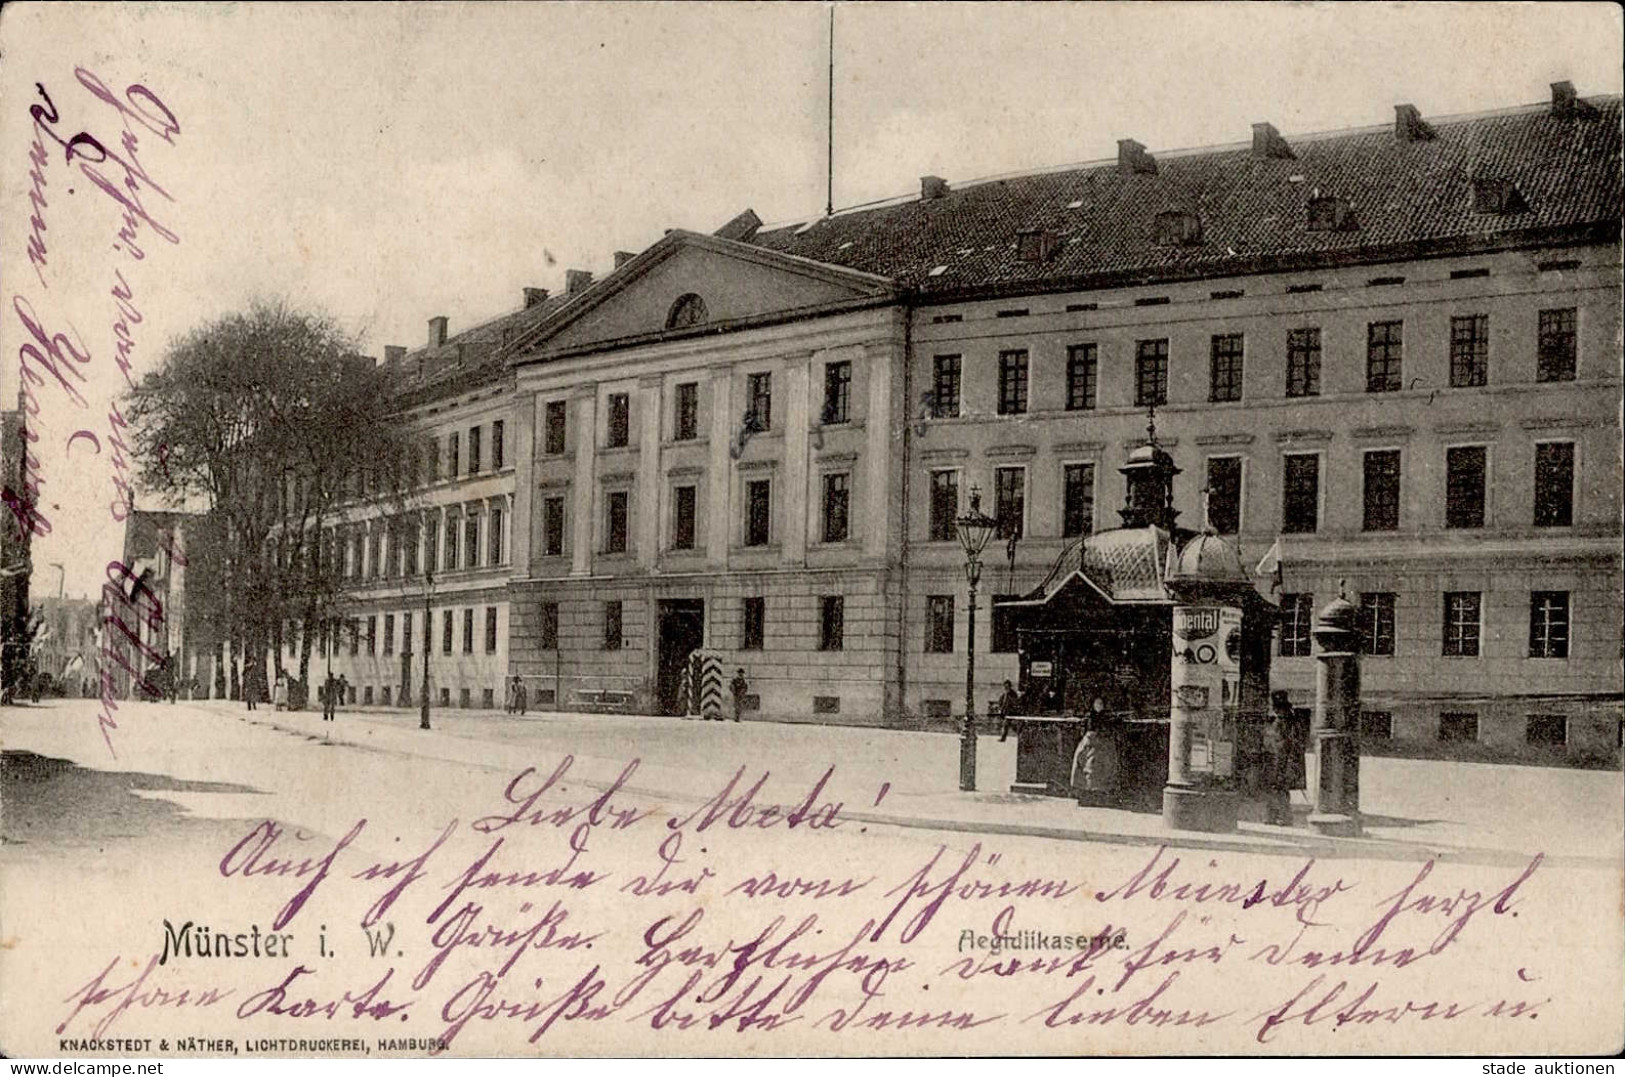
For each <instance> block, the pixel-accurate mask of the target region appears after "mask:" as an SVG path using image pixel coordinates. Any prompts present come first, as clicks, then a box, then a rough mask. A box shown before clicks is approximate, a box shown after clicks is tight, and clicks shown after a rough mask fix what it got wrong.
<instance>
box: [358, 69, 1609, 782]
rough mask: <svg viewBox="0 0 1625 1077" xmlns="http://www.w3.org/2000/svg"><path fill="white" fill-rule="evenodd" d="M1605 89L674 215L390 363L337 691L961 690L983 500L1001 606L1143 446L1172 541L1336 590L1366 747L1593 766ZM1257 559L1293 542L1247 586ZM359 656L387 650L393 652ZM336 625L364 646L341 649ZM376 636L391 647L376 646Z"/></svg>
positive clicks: (1288, 594)
mask: <svg viewBox="0 0 1625 1077" xmlns="http://www.w3.org/2000/svg"><path fill="white" fill-rule="evenodd" d="M1620 124H1621V107H1620V101H1619V99H1617V98H1612V97H1611V98H1606V99H1599V98H1590V99H1587V98H1581V97H1578V96H1577V95H1576V94H1575V92H1574V90H1573V89H1572V87H1570V86H1569V85H1568V84H1566V83H1559V84H1556V85H1555V86H1554V87H1553V89H1552V97H1551V100H1550V101H1549V102H1543V103H1541V104H1540V105H1538V106H1530V107H1520V108H1511V109H1506V110H1503V111H1499V112H1494V113H1488V114H1482V115H1474V116H1463V117H1432V116H1424V115H1422V114H1420V113H1419V112H1418V111H1417V110H1416V109H1414V108H1412V107H1410V106H1408V105H1401V106H1399V107H1398V108H1397V109H1396V110H1395V115H1394V119H1393V122H1392V123H1387V124H1383V125H1382V126H1380V127H1371V128H1366V129H1359V130H1351V131H1339V132H1334V133H1330V134H1317V135H1308V136H1304V135H1296V136H1283V135H1282V134H1280V133H1279V132H1278V131H1277V130H1276V129H1275V128H1274V127H1272V126H1271V125H1269V124H1267V123H1259V124H1255V125H1254V126H1253V129H1252V132H1251V138H1250V140H1247V141H1244V142H1241V143H1238V144H1235V145H1228V146H1221V147H1217V148H1209V149H1201V150H1191V151H1178V152H1160V151H1159V152H1153V151H1150V150H1148V149H1146V148H1145V147H1144V146H1142V145H1140V144H1139V143H1137V142H1135V141H1133V140H1130V139H1124V140H1123V141H1121V142H1120V143H1119V152H1118V155H1117V157H1116V159H1115V160H1108V161H1104V162H1099V163H1095V164H1090V165H1085V166H1081V167H1069V168H1065V169H1059V170H1055V171H1049V172H1042V173H1037V174H1027V175H1021V176H1012V177H1007V178H1001V179H992V180H985V181H979V182H976V183H968V184H959V183H951V182H947V181H944V180H942V179H939V178H936V177H931V176H927V177H925V178H923V179H922V180H921V183H920V189H919V192H918V194H917V195H914V196H910V197H908V198H905V199H898V200H894V201H890V202H885V203H880V204H875V205H871V206H866V207H861V208H857V209H852V210H847V211H842V212H838V213H835V214H833V215H829V216H818V217H815V218H812V219H809V220H805V221H801V222H796V223H793V224H790V225H785V226H777V227H767V226H764V225H762V224H761V222H760V221H759V220H758V219H757V218H756V216H755V214H753V213H751V212H749V211H746V212H744V213H741V214H740V215H739V216H738V217H737V218H735V219H734V220H732V221H729V222H728V223H727V224H726V225H724V226H723V227H722V228H720V229H719V230H717V231H716V232H714V233H712V234H698V233H694V232H687V231H672V232H670V233H668V234H667V235H666V237H665V238H664V239H662V240H661V241H660V242H658V243H656V244H655V245H654V246H653V247H651V248H649V249H647V250H645V251H643V252H642V253H640V254H636V255H626V254H620V255H617V256H616V268H615V270H614V271H613V272H612V273H611V274H609V275H608V276H606V277H604V278H603V279H601V280H597V281H593V280H592V279H591V277H589V276H588V275H587V274H584V273H574V272H572V273H571V274H570V276H569V285H568V287H567V288H566V294H564V295H559V296H549V295H548V294H547V293H545V292H542V291H541V290H539V289H526V291H525V304H524V307H523V308H522V309H520V310H519V311H517V312H516V313H514V314H511V315H508V316H505V317H503V318H500V319H497V320H496V321H493V322H490V323H488V324H485V325H482V326H479V327H477V328H475V329H473V330H470V331H468V332H466V333H462V334H449V333H448V332H447V325H446V321H445V319H443V318H440V319H435V320H434V321H432V322H431V329H430V340H429V345H428V347H426V348H422V349H417V350H415V351H411V352H406V351H405V350H404V349H398V350H396V349H392V350H391V353H390V355H389V356H388V358H387V360H386V361H387V362H389V363H391V364H393V365H395V366H396V367H398V368H399V370H400V371H401V377H402V379H403V383H404V384H405V385H407V386H408V388H407V389H406V390H405V391H406V392H407V394H408V395H407V397H406V398H405V403H406V405H407V408H406V412H405V413H406V415H407V417H408V419H409V421H411V422H413V423H415V424H417V425H418V426H421V427H422V429H423V431H424V437H425V438H426V439H429V440H432V442H433V443H434V445H435V447H436V448H435V452H436V460H437V463H436V469H435V470H434V471H433V472H432V474H433V475H435V476H436V479H435V480H434V481H433V482H432V483H431V485H430V486H429V488H428V489H426V490H424V491H423V492H422V496H421V497H420V499H419V502H418V504H417V507H416V508H415V509H414V510H413V513H412V515H411V518H410V519H409V520H408V521H406V522H405V523H404V524H403V523H402V522H401V521H383V520H378V519H371V518H369V516H368V513H367V510H366V509H365V507H364V506H358V507H357V508H356V509H355V510H354V511H353V512H352V513H351V514H350V520H349V524H348V527H349V534H350V536H351V540H352V541H351V543H350V549H351V551H352V552H351V555H350V556H351V557H352V558H354V559H356V560H355V565H356V573H357V574H358V585H359V589H358V590H357V604H358V608H359V613H358V617H359V619H360V621H361V622H363V623H370V624H371V625H372V627H371V628H363V629H362V630H361V634H360V638H361V641H362V642H361V643H360V645H359V646H358V647H356V646H354V645H352V646H350V647H341V648H340V652H341V653H340V654H338V655H337V656H336V659H335V666H334V668H335V672H344V673H345V674H346V676H347V677H348V678H349V679H350V681H351V683H352V684H355V685H356V686H357V687H358V689H359V692H360V695H361V698H360V699H358V702H361V701H364V699H366V698H370V699H371V700H372V701H373V702H375V703H384V702H389V701H390V699H391V697H390V692H391V691H392V689H393V692H394V699H395V701H397V702H398V701H399V700H400V699H401V692H402V689H403V688H405V689H407V691H408V695H409V698H410V697H411V695H412V693H415V692H416V691H417V689H416V688H415V685H416V683H417V681H416V678H417V676H418V674H417V673H415V672H413V670H412V669H411V667H410V665H409V663H407V662H403V658H402V654H401V648H405V649H406V650H407V651H408V652H410V651H411V650H414V649H421V643H419V644H418V646H417V648H413V646H412V641H414V640H418V639H421V636H422V622H421V618H422V616H423V613H422V610H423V606H424V601H425V595H424V588H423V586H422V576H423V573H424V571H425V570H426V569H429V570H433V571H434V573H435V577H434V578H435V585H434V590H433V593H432V595H430V596H428V603H429V608H430V613H429V616H430V618H431V633H430V635H431V648H430V650H431V676H432V678H433V684H434V686H435V687H434V688H433V689H432V691H434V692H435V693H436V694H437V696H438V698H437V700H436V701H437V702H440V703H447V702H449V703H452V704H454V705H466V706H475V707H477V706H482V705H492V704H493V702H494V703H495V704H496V705H500V701H501V698H502V695H503V688H504V682H505V679H506V678H509V677H511V676H513V675H515V674H517V675H520V676H521V677H522V678H524V681H525V683H526V684H527V685H528V686H529V687H530V689H531V697H532V699H533V700H540V701H541V702H542V704H543V705H544V706H547V705H550V704H551V703H553V702H554V701H556V703H557V705H559V706H562V707H565V708H570V707H572V705H573V704H574V703H581V702H583V701H593V702H603V701H605V700H617V701H629V703H628V705H630V706H633V707H635V708H637V709H648V710H655V711H659V710H662V709H670V708H672V707H674V706H675V705H676V703H677V698H678V693H679V688H680V684H681V678H682V675H683V666H684V661H683V660H684V658H686V657H687V656H688V655H689V653H690V652H691V651H693V650H695V649H700V650H703V651H705V652H709V653H713V654H716V655H718V656H719V658H720V660H721V662H722V664H723V666H724V668H725V669H726V671H727V675H729V676H731V674H732V670H733V669H734V668H735V667H743V668H744V669H745V671H746V676H747V678H748V679H749V681H750V685H751V688H750V693H751V696H752V697H753V699H752V702H753V703H754V704H755V705H756V707H757V708H758V709H759V711H760V712H761V713H762V714H763V715H764V716H768V717H771V716H775V715H784V716H792V715H794V716H801V715H807V716H814V715H821V716H828V720H831V721H874V722H884V723H898V724H903V723H910V722H914V721H917V720H919V719H920V718H924V717H932V716H945V715H947V714H948V713H949V711H950V709H952V710H953V711H954V712H956V713H957V712H958V711H959V710H960V709H961V708H962V706H963V704H962V703H954V702H951V701H956V700H962V699H963V692H964V689H963V685H964V676H965V659H966V654H965V651H966V643H967V640H966V638H965V631H966V620H967V618H966V604H967V594H966V582H965V566H964V558H963V555H962V553H961V551H960V547H959V545H958V543H957V541H956V539H955V534H954V527H953V518H954V517H955V516H956V515H958V514H960V513H962V512H964V511H965V510H966V508H967V506H968V504H969V499H970V495H971V492H972V491H973V490H976V491H979V493H980V503H981V508H982V510H983V511H984V512H987V513H989V514H991V515H993V516H994V517H995V518H997V519H998V520H999V521H1000V524H1001V527H1000V537H999V538H998V539H996V540H995V542H994V544H993V545H992V546H990V548H989V552H988V554H987V555H986V557H987V568H986V571H985V572H984V573H983V577H982V585H981V595H982V601H981V603H980V605H981V611H982V615H981V616H979V617H978V618H977V621H976V631H977V636H978V638H977V640H976V651H977V656H978V666H977V669H978V682H979V683H978V698H979V699H983V700H987V699H991V698H993V697H995V696H997V694H998V686H999V684H1000V682H1001V681H1002V680H1003V679H1004V678H1006V677H1014V675H1015V671H1016V656H1015V654H1014V646H1015V644H1014V640H1013V639H1012V638H1011V633H1010V632H1009V631H1008V625H1007V624H1006V623H1005V620H1004V618H1002V617H1001V616H999V614H998V613H997V611H996V610H995V611H994V613H993V614H992V615H991V616H989V614H988V599H989V598H990V597H991V598H994V599H998V598H1005V597H1009V596H1015V595H1021V594H1026V593H1029V592H1031V591H1032V590H1033V589H1034V588H1035V587H1037V586H1038V585H1039V584H1041V583H1042V582H1043V581H1044V580H1045V579H1046V577H1048V576H1049V574H1050V573H1051V570H1052V569H1054V568H1055V567H1056V565H1057V562H1058V561H1060V560H1061V559H1063V558H1064V557H1066V556H1068V555H1069V551H1071V554H1070V555H1071V556H1076V552H1075V547H1076V543H1077V540H1078V539H1079V538H1080V537H1081V536H1084V535H1087V534H1089V533H1091V532H1093V531H1096V530H1101V529H1105V528H1108V527H1114V526H1117V510H1118V509H1119V508H1120V507H1121V505H1122V503H1123V500H1124V481H1123V478H1122V476H1121V475H1120V474H1119V471H1118V469H1119V468H1120V467H1121V466H1122V465H1123V463H1124V462H1125V460H1126V459H1127V457H1128V454H1129V453H1131V452H1132V451H1133V450H1134V449H1135V448H1137V447H1139V446H1140V445H1142V444H1144V442H1145V440H1146V437H1147V424H1148V419H1149V418H1150V417H1151V415H1152V413H1153V412H1154V421H1155V429H1156V435H1157V440H1158V442H1159V443H1160V444H1161V446H1162V447H1163V448H1164V449H1165V450H1167V451H1168V452H1169V453H1170V454H1171V455H1172V457H1173V459H1174V461H1175V463H1176V464H1177V466H1178V467H1179V468H1180V470H1181V474H1180V476H1179V478H1178V480H1177V482H1176V486H1175V497H1176V507H1177V508H1178V509H1179V510H1180V512H1181V523H1182V524H1184V525H1185V526H1189V527H1199V526H1204V525H1205V526H1206V527H1208V528H1210V529H1211V530H1213V531H1214V532H1217V533H1219V534H1224V535H1232V536H1235V538H1236V541H1237V542H1239V544H1240V546H1241V548H1242V550H1243V553H1244V556H1245V557H1246V558H1247V559H1248V561H1249V562H1253V561H1257V562H1261V563H1262V568H1263V573H1264V578H1262V579H1261V581H1260V586H1261V588H1262V589H1263V590H1265V591H1266V592H1271V593H1272V595H1273V599H1274V600H1275V601H1277V602H1279V603H1280V604H1281V607H1282V623H1281V626H1280V629H1279V639H1278V640H1277V643H1276V646H1275V653H1276V655H1277V657H1276V658H1275V660H1274V664H1273V668H1274V674H1273V677H1274V681H1275V687H1277V688H1284V689H1286V690H1288V691H1289V692H1290V693H1291V695H1292V698H1293V700H1294V702H1295V703H1296V704H1298V705H1303V704H1306V703H1307V702H1308V701H1309V699H1310V698H1311V697H1312V695H1313V677H1314V670H1313V660H1312V658H1311V657H1310V653H1311V642H1310V638H1309V624H1310V618H1311V614H1312V612H1313V611H1314V610H1316V609H1318V608H1319V607H1320V606H1323V605H1325V603H1326V602H1328V601H1329V600H1330V599H1331V598H1333V597H1334V596H1336V595H1337V594H1339V593H1344V594H1346V595H1347V596H1348V597H1349V600H1350V601H1351V602H1354V603H1355V604H1356V605H1357V606H1358V607H1359V609H1360V611H1361V616H1362V628H1363V635H1364V648H1365V651H1366V654H1367V657H1366V658H1365V659H1364V662H1363V670H1362V672H1363V682H1364V687H1365V707H1366V709H1367V712H1368V713H1367V716H1366V724H1365V735H1366V741H1367V745H1368V748H1372V749H1380V747H1381V746H1382V745H1385V744H1386V745H1389V746H1391V747H1392V748H1393V749H1394V750H1407V751H1442V752H1448V753H1452V754H1458V755H1463V756H1466V757H1473V756H1475V755H1479V756H1483V757H1496V756H1501V755H1513V756H1524V757H1529V756H1534V757H1541V756H1548V757H1552V758H1570V759H1574V758H1612V757H1614V753H1615V752H1616V751H1617V748H1618V746H1619V737H1620V719H1621V658H1622V627H1621V626H1622V616H1625V615H1622V609H1621V588H1622V580H1621V549H1620V543H1621V523H1620V521H1621V492H1620V485H1621V484H1620V478H1621V468H1620V465H1621V459H1620V409H1621V345H1620V341H1621V336H1620V334H1621V316H1620V304H1621V246H1620V228H1621V138H1620ZM1277 566H1278V567H1277ZM386 639H390V640H393V641H394V642H393V643H392V644H390V645H389V646H390V651H386V650H385V646H386V644H385V642H384V641H385V640H386ZM350 650H354V651H355V653H354V654H353V656H352V654H349V653H344V652H346V651H350ZM391 651H393V652H394V653H390V652H391Z"/></svg>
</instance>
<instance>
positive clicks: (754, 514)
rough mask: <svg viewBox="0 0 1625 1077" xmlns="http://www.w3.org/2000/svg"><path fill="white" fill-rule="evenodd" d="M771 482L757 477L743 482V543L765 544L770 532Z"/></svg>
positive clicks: (771, 513)
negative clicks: (751, 480)
mask: <svg viewBox="0 0 1625 1077" xmlns="http://www.w3.org/2000/svg"><path fill="white" fill-rule="evenodd" d="M772 520H773V484H772V482H771V481H770V480H768V479H757V480H755V481H753V482H747V483H746V484H745V545H746V546H766V545H767V543H768V538H769V537H770V535H771V533H772V527H771V524H772Z"/></svg>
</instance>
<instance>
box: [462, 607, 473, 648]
mask: <svg viewBox="0 0 1625 1077" xmlns="http://www.w3.org/2000/svg"><path fill="white" fill-rule="evenodd" d="M463 653H464V654H473V653H474V611H473V610H472V609H467V610H464V611H463Z"/></svg>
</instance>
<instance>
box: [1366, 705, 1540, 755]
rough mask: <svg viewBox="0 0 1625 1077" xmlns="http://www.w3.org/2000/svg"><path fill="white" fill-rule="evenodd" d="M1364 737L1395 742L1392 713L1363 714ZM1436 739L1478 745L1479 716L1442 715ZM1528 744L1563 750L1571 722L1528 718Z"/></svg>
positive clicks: (1537, 716)
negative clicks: (1393, 740) (1561, 748)
mask: <svg viewBox="0 0 1625 1077" xmlns="http://www.w3.org/2000/svg"><path fill="white" fill-rule="evenodd" d="M1360 736H1361V737H1362V738H1365V739H1368V740H1392V739H1393V736H1394V715H1393V712H1392V711H1362V712H1360ZM1436 737H1437V739H1438V740H1439V741H1441V742H1444V743H1456V744H1460V743H1476V742H1477V741H1478V739H1479V726H1478V715H1477V714H1476V713H1474V712H1472V711H1444V712H1442V713H1441V714H1440V715H1439V724H1438V726H1437V729H1436ZM1523 740H1524V743H1525V744H1534V745H1539V746H1543V747H1562V746H1564V745H1566V744H1568V742H1569V720H1568V716H1567V715H1563V714H1530V715H1526V716H1525V717H1524V729H1523Z"/></svg>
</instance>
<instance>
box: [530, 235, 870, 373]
mask: <svg viewBox="0 0 1625 1077" xmlns="http://www.w3.org/2000/svg"><path fill="white" fill-rule="evenodd" d="M894 294H895V289H894V287H893V286H892V284H891V282H890V281H888V280H886V279H885V278H884V277H877V276H874V275H872V274H869V273H859V272H857V271H855V270H850V269H846V268H844V267H841V266H832V265H827V264H825V263H822V262H814V261H810V260H808V259H805V258H798V257H796V256H794V255H786V254H781V253H779V252H777V251H770V250H765V249H763V248H761V247H756V246H753V245H751V244H749V243H741V242H737V241H734V240H728V239H720V238H718V237H716V236H705V235H700V234H698V233H694V232H684V231H674V232H670V233H668V234H667V235H666V237H665V238H664V239H662V240H661V241H660V242H659V243H656V244H655V245H654V246H652V247H650V248H649V249H648V250H646V251H644V252H643V253H642V254H640V255H638V256H637V257H635V258H632V259H631V260H629V261H628V262H626V263H625V264H624V265H622V266H621V267H620V268H619V269H617V270H616V271H615V272H614V273H612V274H611V275H610V276H608V277H606V278H604V279H603V280H602V281H599V282H598V283H597V284H594V285H592V286H591V287H590V288H588V289H587V290H586V291H584V292H582V293H581V294H580V295H579V296H577V297H576V299H574V300H572V301H571V302H569V303H567V304H565V305H564V306H563V307H560V308H559V309H558V311H556V312H555V313H554V314H552V315H551V316H549V317H548V318H547V319H546V320H544V321H543V322H541V323H540V324H538V325H537V326H536V327H534V328H533V329H532V330H530V331H529V332H527V333H526V334H524V336H523V337H521V338H520V339H518V340H516V341H514V343H513V345H512V347H511V349H510V352H511V354H514V355H515V356H516V357H517V359H518V361H521V362H523V361H525V360H527V359H530V358H542V357H545V356H547V355H553V354H561V353H574V352H580V351H584V350H591V349H593V348H594V347H595V346H601V345H606V344H611V343H617V344H619V343H632V342H638V341H643V340H649V339H659V338H660V337H662V336H680V335H692V334H697V333H705V332H717V331H726V330H728V329H731V328H739V327H746V326H750V325H753V324H758V323H763V322H771V321H775V320H784V319H787V318H794V317H797V316H811V315H816V314H820V313H828V312H836V311H840V310H843V309H847V308H855V307H862V306H866V305H872V304H874V303H876V302H886V301H889V300H890V299H891V297H892V296H893V295H894Z"/></svg>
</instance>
